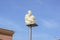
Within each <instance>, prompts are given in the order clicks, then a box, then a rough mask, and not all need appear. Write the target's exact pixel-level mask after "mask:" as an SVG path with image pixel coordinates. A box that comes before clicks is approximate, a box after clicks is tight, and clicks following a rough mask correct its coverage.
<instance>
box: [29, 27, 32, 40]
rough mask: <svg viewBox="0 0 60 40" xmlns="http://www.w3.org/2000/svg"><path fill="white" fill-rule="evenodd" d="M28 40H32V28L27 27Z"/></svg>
mask: <svg viewBox="0 0 60 40" xmlns="http://www.w3.org/2000/svg"><path fill="white" fill-rule="evenodd" d="M29 40H32V27H29Z"/></svg>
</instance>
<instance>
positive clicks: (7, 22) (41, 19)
mask: <svg viewBox="0 0 60 40" xmlns="http://www.w3.org/2000/svg"><path fill="white" fill-rule="evenodd" d="M28 10H32V13H33V15H34V16H35V18H36V23H37V24H38V25H39V26H38V27H35V28H33V30H32V31H33V40H55V39H56V38H60V0H0V28H5V29H9V30H13V31H14V32H15V33H14V35H13V40H28V37H29V36H28V34H29V32H28V27H27V26H26V24H25V22H24V17H25V14H27V11H28Z"/></svg>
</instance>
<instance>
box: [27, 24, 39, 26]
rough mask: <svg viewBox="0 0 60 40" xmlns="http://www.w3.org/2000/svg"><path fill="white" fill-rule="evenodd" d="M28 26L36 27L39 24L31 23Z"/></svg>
mask: <svg viewBox="0 0 60 40" xmlns="http://www.w3.org/2000/svg"><path fill="white" fill-rule="evenodd" d="M27 26H28V27H36V26H38V25H37V24H29V25H27Z"/></svg>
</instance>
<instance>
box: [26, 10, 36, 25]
mask: <svg viewBox="0 0 60 40" xmlns="http://www.w3.org/2000/svg"><path fill="white" fill-rule="evenodd" d="M25 23H26V24H27V25H29V24H35V17H34V16H33V15H32V11H31V10H29V11H28V13H27V14H26V15H25Z"/></svg>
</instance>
